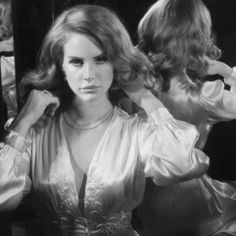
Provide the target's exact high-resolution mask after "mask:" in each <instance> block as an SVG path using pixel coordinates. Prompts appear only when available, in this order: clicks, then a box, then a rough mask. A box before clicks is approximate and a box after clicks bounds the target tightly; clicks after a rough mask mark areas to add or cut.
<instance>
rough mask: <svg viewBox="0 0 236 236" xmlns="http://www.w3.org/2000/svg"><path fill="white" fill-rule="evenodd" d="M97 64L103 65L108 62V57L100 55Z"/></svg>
mask: <svg viewBox="0 0 236 236" xmlns="http://www.w3.org/2000/svg"><path fill="white" fill-rule="evenodd" d="M95 62H96V64H99V65H102V64H104V63H106V62H107V56H106V55H100V56H98V57H96V58H95Z"/></svg>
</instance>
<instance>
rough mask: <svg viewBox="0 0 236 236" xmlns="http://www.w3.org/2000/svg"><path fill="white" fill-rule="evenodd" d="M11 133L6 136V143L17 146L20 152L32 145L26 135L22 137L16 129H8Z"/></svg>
mask: <svg viewBox="0 0 236 236" xmlns="http://www.w3.org/2000/svg"><path fill="white" fill-rule="evenodd" d="M8 130H9V133H8V134H7V136H6V137H5V142H6V144H8V145H10V146H11V147H13V148H15V149H16V150H18V151H19V152H24V151H25V150H26V149H27V148H28V147H29V146H30V145H31V142H30V141H29V140H27V139H25V138H24V137H22V136H21V135H20V134H19V133H17V132H15V131H14V130H11V129H8Z"/></svg>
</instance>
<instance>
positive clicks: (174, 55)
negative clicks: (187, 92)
mask: <svg viewBox="0 0 236 236" xmlns="http://www.w3.org/2000/svg"><path fill="white" fill-rule="evenodd" d="M138 34H139V47H140V48H141V49H142V50H143V51H144V52H145V53H147V54H148V55H149V58H150V60H151V61H152V63H153V65H154V67H155V72H156V73H160V74H161V75H162V78H163V85H162V86H163V88H162V89H163V90H168V89H169V86H170V81H169V80H170V78H171V77H172V76H174V75H179V74H183V73H187V74H188V76H189V77H190V79H191V80H192V81H193V83H195V84H196V85H201V84H202V81H203V80H204V77H205V75H206V72H207V68H208V63H207V62H206V60H205V59H204V57H205V56H208V57H210V58H212V59H217V58H219V57H220V55H221V52H220V50H219V49H218V48H217V46H216V45H215V38H214V35H213V33H212V23H211V16H210V12H209V11H208V9H207V8H206V6H205V5H204V4H203V2H202V1H201V0H159V1H157V2H156V3H155V4H154V5H152V6H151V8H150V9H149V10H148V12H147V13H146V14H145V15H144V17H143V18H142V20H141V21H140V23H139V26H138Z"/></svg>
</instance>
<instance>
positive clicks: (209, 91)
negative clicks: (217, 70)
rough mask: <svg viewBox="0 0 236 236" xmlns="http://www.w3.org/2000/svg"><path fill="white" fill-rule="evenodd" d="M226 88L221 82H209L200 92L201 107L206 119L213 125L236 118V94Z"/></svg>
mask: <svg viewBox="0 0 236 236" xmlns="http://www.w3.org/2000/svg"><path fill="white" fill-rule="evenodd" d="M235 80H236V79H235ZM224 87H225V85H224V83H223V82H222V81H221V80H216V81H207V82H205V83H204V84H203V87H202V89H201V91H200V97H199V101H200V104H201V107H202V108H203V111H204V113H205V117H207V119H208V120H209V121H210V122H211V123H213V124H214V123H216V122H220V121H229V120H232V119H235V118H236V93H235V92H233V91H229V90H226V89H224Z"/></svg>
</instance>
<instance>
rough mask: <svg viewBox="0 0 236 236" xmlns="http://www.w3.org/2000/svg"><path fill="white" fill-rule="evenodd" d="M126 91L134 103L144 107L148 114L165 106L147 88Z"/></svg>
mask: <svg viewBox="0 0 236 236" xmlns="http://www.w3.org/2000/svg"><path fill="white" fill-rule="evenodd" d="M125 92H126V94H127V95H128V96H129V98H130V99H131V100H132V101H133V102H134V103H136V104H137V105H138V106H139V107H141V108H143V109H144V110H145V111H146V113H148V114H150V113H151V112H152V111H154V110H157V109H158V108H160V107H164V106H163V104H162V103H161V101H160V100H159V99H158V98H156V97H155V96H154V95H153V93H152V92H151V91H150V90H149V89H147V88H144V87H143V88H140V89H139V90H135V91H126V90H125Z"/></svg>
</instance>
